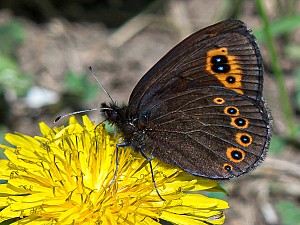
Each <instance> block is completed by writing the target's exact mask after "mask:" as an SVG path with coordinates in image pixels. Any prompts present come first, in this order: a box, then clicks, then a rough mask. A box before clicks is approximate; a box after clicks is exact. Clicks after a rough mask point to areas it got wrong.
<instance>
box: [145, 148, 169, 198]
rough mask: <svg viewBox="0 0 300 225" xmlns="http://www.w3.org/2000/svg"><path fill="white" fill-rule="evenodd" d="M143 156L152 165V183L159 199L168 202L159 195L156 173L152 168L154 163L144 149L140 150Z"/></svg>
mask: <svg viewBox="0 0 300 225" xmlns="http://www.w3.org/2000/svg"><path fill="white" fill-rule="evenodd" d="M140 152H141V154H142V156H144V157H145V159H147V161H148V162H149V165H150V170H151V176H152V183H153V186H154V188H155V190H156V193H157V195H158V196H159V198H160V199H161V200H162V201H166V200H165V199H164V198H163V197H162V196H161V195H160V193H159V191H158V189H157V186H156V182H155V178H154V172H153V167H152V163H151V160H152V159H151V158H150V157H149V156H147V155H146V153H145V152H144V151H143V149H141V150H140Z"/></svg>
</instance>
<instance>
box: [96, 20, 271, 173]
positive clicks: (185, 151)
mask: <svg viewBox="0 0 300 225" xmlns="http://www.w3.org/2000/svg"><path fill="white" fill-rule="evenodd" d="M262 88H263V65H262V58H261V55H260V51H259V47H258V45H257V43H256V40H255V38H254V36H253V35H252V32H251V30H250V29H249V28H248V27H247V26H246V25H245V24H244V23H243V22H241V21H238V20H227V21H222V22H220V23H217V24H215V25H212V26H210V27H207V28H205V29H202V30H200V31H198V32H196V33H194V34H192V35H191V36H189V37H187V38H186V39H185V40H183V41H182V42H180V43H179V44H178V45H176V46H175V47H174V48H173V49H172V50H170V51H169V52H168V53H167V54H166V55H165V56H164V57H163V58H162V59H161V60H160V61H159V62H158V63H157V64H156V65H154V66H153V67H152V68H151V69H150V70H149V71H148V72H147V73H146V74H145V75H144V76H143V78H142V79H141V80H140V81H139V83H138V84H137V85H136V87H135V88H134V90H133V92H132V94H131V96H130V99H129V103H128V105H126V106H120V107H119V106H117V105H116V104H115V103H110V104H106V103H103V104H102V113H103V115H104V117H105V118H106V119H107V120H108V121H110V122H111V123H113V124H115V125H116V126H117V128H118V129H119V130H120V131H121V132H122V133H123V137H124V141H125V143H127V144H128V145H130V146H132V147H133V148H134V149H135V150H136V151H140V152H142V153H147V154H150V155H152V156H154V157H156V158H158V159H160V160H162V161H164V162H166V163H169V164H171V165H175V166H178V167H180V168H182V169H183V170H185V171H187V172H189V173H191V174H194V175H197V176H202V177H207V178H211V179H229V178H232V177H236V176H239V175H241V174H244V173H247V172H249V171H251V170H252V169H254V168H255V167H256V166H257V165H258V164H259V163H260V162H261V161H262V160H263V158H264V157H265V155H266V152H267V149H268V146H269V142H270V138H271V122H272V119H271V114H270V111H269V109H268V107H267V104H266V102H265V100H264V99H263V97H262Z"/></svg>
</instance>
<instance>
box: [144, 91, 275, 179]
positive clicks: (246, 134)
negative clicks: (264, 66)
mask: <svg viewBox="0 0 300 225" xmlns="http://www.w3.org/2000/svg"><path fill="white" fill-rule="evenodd" d="M141 115H144V116H145V118H147V128H146V129H145V136H146V141H145V146H147V149H146V151H147V152H149V153H150V154H151V155H153V156H154V157H157V158H159V159H161V160H162V161H164V162H166V163H169V164H172V165H176V166H178V167H180V168H182V169H184V170H186V171H187V172H189V173H191V174H194V175H198V176H203V177H209V178H214V179H228V178H231V177H236V176H239V175H241V174H243V173H246V172H249V171H250V170H252V169H253V168H255V167H256V166H257V165H258V164H259V162H260V161H262V159H263V158H264V156H265V154H266V151H267V149H268V146H269V142H270V134H271V126H270V120H271V118H270V114H269V112H268V110H267V106H266V104H265V103H264V102H263V101H261V104H259V105H258V104H256V103H255V102H254V100H252V99H250V98H248V97H246V96H243V95H239V94H236V93H235V92H234V91H231V90H227V89H224V88H219V87H200V88H195V89H193V90H187V91H183V92H181V93H175V94H174V95H172V96H169V97H168V98H165V99H164V100H161V101H158V102H156V103H154V104H151V105H149V106H148V107H147V108H145V110H144V111H143V112H141Z"/></svg>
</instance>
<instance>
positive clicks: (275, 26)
mask: <svg viewBox="0 0 300 225" xmlns="http://www.w3.org/2000/svg"><path fill="white" fill-rule="evenodd" d="M299 26H300V15H294V16H289V17H286V18H279V19H278V20H276V21H274V22H272V24H271V35H272V36H273V37H275V36H278V35H281V34H285V33H289V32H291V31H293V30H295V29H296V28H298V27H299ZM254 35H255V37H256V39H257V40H258V41H265V36H264V32H263V28H261V29H259V30H256V31H254Z"/></svg>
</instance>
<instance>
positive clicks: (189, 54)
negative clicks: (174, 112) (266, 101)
mask: <svg viewBox="0 0 300 225" xmlns="http://www.w3.org/2000/svg"><path fill="white" fill-rule="evenodd" d="M218 56H220V57H219V58H220V59H221V63H218V62H215V61H216V60H217V61H218ZM224 57H225V58H224ZM224 60H225V61H224ZM226 60H227V62H226ZM228 67H229V70H228ZM220 68H221V69H222V68H225V71H223V73H220V72H222V71H219V69H220ZM224 72H226V73H224ZM233 81H234V82H233ZM262 85H263V65H262V59H261V55H260V51H259V48H258V46H257V43H256V41H255V38H254V36H253V35H252V32H251V30H250V29H249V28H248V27H247V26H246V24H244V23H243V22H241V21H238V20H226V21H223V22H220V23H217V24H215V25H212V26H209V27H207V28H205V29H203V30H200V31H198V32H196V33H194V34H192V35H191V36H189V37H187V38H186V39H185V40H183V41H182V42H180V43H179V44H178V45H176V46H175V47H174V48H173V49H172V50H170V51H169V52H168V53H167V54H166V55H165V56H164V57H163V58H162V59H161V60H160V61H159V62H158V63H156V65H154V66H153V67H152V68H151V69H150V70H149V71H148V72H147V73H146V74H145V75H144V76H143V78H142V79H141V80H140V81H139V83H138V84H137V85H136V87H135V88H134V90H133V92H132V94H131V96H130V99H129V115H130V116H135V115H137V114H138V112H139V111H140V110H141V109H143V108H144V107H145V106H147V105H148V104H151V103H152V102H153V101H157V100H158V99H159V100H160V99H163V98H168V95H169V94H173V93H174V92H178V93H179V92H181V91H183V90H187V89H193V88H195V87H199V86H212V87H216V86H219V87H226V88H228V89H231V90H234V91H235V92H237V93H239V94H243V95H247V96H249V97H250V98H252V99H254V100H255V101H257V102H259V101H260V99H261V95H262Z"/></svg>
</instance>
